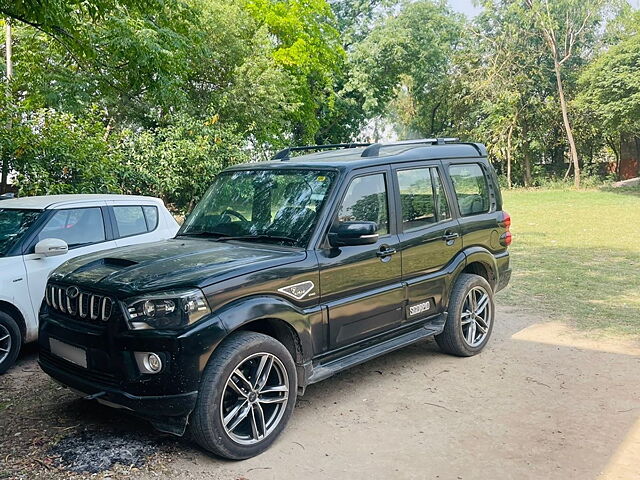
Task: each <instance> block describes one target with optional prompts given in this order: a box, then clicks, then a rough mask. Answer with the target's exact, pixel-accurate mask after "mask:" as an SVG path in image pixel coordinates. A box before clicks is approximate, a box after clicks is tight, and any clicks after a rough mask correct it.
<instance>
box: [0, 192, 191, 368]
mask: <svg viewBox="0 0 640 480" xmlns="http://www.w3.org/2000/svg"><path fill="white" fill-rule="evenodd" d="M178 227H179V226H178V223H177V222H176V221H175V219H174V218H173V216H172V215H171V214H170V213H169V211H168V210H167V209H166V207H165V206H164V203H163V202H162V200H160V199H158V198H153V197H138V196H130V195H51V196H43V197H25V198H16V199H10V200H2V201H0V374H2V373H4V372H5V371H6V370H7V369H8V368H9V367H10V366H11V365H12V364H13V362H14V361H15V359H16V357H17V356H18V352H19V350H20V347H21V346H22V344H23V343H27V342H31V341H34V340H36V339H37V336H38V311H39V310H40V304H41V303H42V299H43V297H44V290H45V285H46V283H47V278H48V277H49V274H50V273H51V272H52V271H53V270H54V269H55V268H57V267H58V266H60V265H61V264H62V263H64V262H66V261H67V260H69V259H71V258H74V257H77V256H79V255H84V254H87V253H92V252H96V251H99V250H107V249H110V248H116V247H122V246H125V245H133V244H138V243H147V242H155V241H158V240H164V239H167V238H172V237H174V236H175V234H176V232H177V231H178Z"/></svg>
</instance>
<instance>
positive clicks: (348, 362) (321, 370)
mask: <svg viewBox="0 0 640 480" xmlns="http://www.w3.org/2000/svg"><path fill="white" fill-rule="evenodd" d="M441 331H442V329H441V328H434V327H432V326H429V325H425V326H423V327H421V328H418V329H416V330H411V331H410V332H407V333H404V334H402V335H399V336H397V337H394V338H391V339H389V340H386V341H384V342H382V343H377V344H375V345H371V346H370V347H367V348H364V349H362V350H359V351H357V352H354V353H351V354H349V355H346V356H344V357H340V358H337V359H335V360H331V361H329V362H326V363H317V364H315V365H313V370H312V372H311V375H310V376H309V380H308V382H307V384H308V385H311V384H312V383H317V382H320V381H322V380H324V379H326V378H329V377H331V376H333V375H335V374H336V373H338V372H341V371H343V370H346V369H348V368H351V367H354V366H356V365H359V364H361V363H364V362H366V361H368V360H371V359H373V358H376V357H379V356H381V355H384V354H386V353H389V352H393V351H394V350H398V349H399V348H402V347H405V346H407V345H411V344H412V343H416V342H419V341H420V340H422V339H425V338H429V337H432V336H433V335H437V334H438V333H440V332H441Z"/></svg>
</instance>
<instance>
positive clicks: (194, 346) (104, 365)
mask: <svg viewBox="0 0 640 480" xmlns="http://www.w3.org/2000/svg"><path fill="white" fill-rule="evenodd" d="M112 320H113V321H111V320H110V321H109V322H105V323H104V325H98V326H96V325H90V324H86V323H83V322H81V321H79V320H78V319H75V318H69V317H68V316H65V315H62V314H59V313H57V312H53V311H50V310H48V309H47V308H46V307H43V310H42V311H41V313H40V332H39V338H38V343H39V347H40V358H39V361H38V363H39V364H40V367H41V368H42V370H44V372H45V373H47V374H48V375H49V376H51V377H52V378H53V379H54V380H56V381H57V382H59V383H61V384H63V385H65V386H68V387H70V388H71V389H73V390H75V391H77V392H79V393H80V394H82V395H84V396H86V397H88V398H95V399H96V400H98V401H99V402H101V403H104V404H107V405H109V406H112V407H117V408H124V409H126V410H128V411H131V412H132V413H134V414H136V415H137V416H140V417H143V418H146V419H148V420H150V421H151V422H152V423H153V424H154V426H156V428H158V429H159V430H162V431H166V432H169V433H174V434H178V435H181V434H182V433H183V432H184V428H185V426H186V422H187V418H188V415H189V414H190V412H191V411H192V410H193V409H194V408H195V404H196V399H197V396H198V388H199V384H200V378H201V376H202V372H203V370H204V368H205V366H206V365H207V362H208V360H209V357H210V356H211V354H212V352H213V350H214V348H215V347H216V346H217V344H218V343H219V342H220V340H221V339H222V338H224V336H225V330H224V328H223V327H222V326H221V323H220V322H219V320H218V319H217V318H216V317H214V316H212V317H211V318H208V319H204V320H203V321H202V322H200V323H198V324H195V325H193V326H192V327H191V328H190V329H188V330H185V331H182V332H168V331H155V330H144V331H130V330H128V328H126V326H123V324H122V322H121V321H118V319H117V318H115V319H112ZM51 340H56V341H58V342H62V343H64V344H66V345H69V346H71V347H72V348H74V349H75V350H76V351H78V350H82V351H84V355H85V356H86V362H81V363H82V364H84V366H80V365H77V364H76V363H72V361H69V360H67V359H65V358H66V357H65V358H63V357H61V356H58V355H55V354H53V353H52V352H51V348H52V344H53V343H52V341H51ZM135 352H154V353H156V354H158V355H159V356H160V357H161V358H162V362H163V368H162V370H161V371H160V372H159V373H157V374H148V373H143V372H141V371H140V368H139V367H138V364H137V362H136V359H135Z"/></svg>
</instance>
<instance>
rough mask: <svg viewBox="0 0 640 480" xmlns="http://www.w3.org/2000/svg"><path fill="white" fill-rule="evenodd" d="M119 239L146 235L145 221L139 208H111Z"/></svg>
mask: <svg viewBox="0 0 640 480" xmlns="http://www.w3.org/2000/svg"><path fill="white" fill-rule="evenodd" d="M113 213H114V215H115V217H116V224H117V225H118V232H119V234H120V237H130V236H131V235H140V234H141V233H147V220H146V219H145V215H144V212H143V211H142V207H140V206H127V207H113Z"/></svg>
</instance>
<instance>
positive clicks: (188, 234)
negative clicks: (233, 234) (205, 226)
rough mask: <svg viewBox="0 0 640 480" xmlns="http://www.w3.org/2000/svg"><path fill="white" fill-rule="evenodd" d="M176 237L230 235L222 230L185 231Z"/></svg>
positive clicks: (218, 236) (217, 236)
mask: <svg viewBox="0 0 640 480" xmlns="http://www.w3.org/2000/svg"><path fill="white" fill-rule="evenodd" d="M176 237H213V238H222V237H230V235H229V234H227V233H222V232H207V231H203V232H185V233H180V234H178V235H176Z"/></svg>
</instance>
